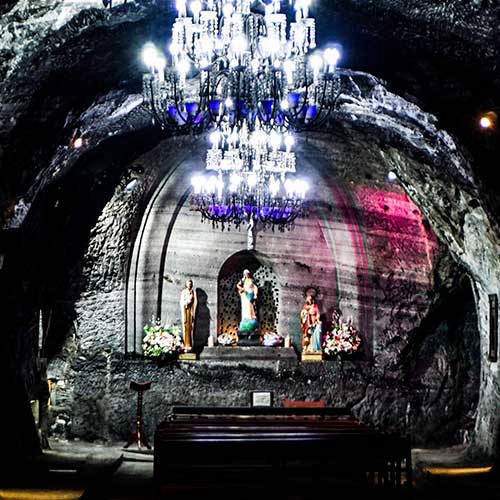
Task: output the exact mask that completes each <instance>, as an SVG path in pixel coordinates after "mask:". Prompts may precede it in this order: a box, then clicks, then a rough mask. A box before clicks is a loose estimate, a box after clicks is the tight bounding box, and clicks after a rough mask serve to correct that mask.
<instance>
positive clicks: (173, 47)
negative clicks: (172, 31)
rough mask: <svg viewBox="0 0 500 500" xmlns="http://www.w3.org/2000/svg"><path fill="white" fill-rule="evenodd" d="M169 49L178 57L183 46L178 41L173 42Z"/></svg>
mask: <svg viewBox="0 0 500 500" xmlns="http://www.w3.org/2000/svg"><path fill="white" fill-rule="evenodd" d="M168 50H169V51H170V53H171V54H172V55H173V56H174V57H176V56H178V55H179V54H180V51H181V48H180V47H179V46H178V45H177V44H176V43H174V42H172V43H171V44H170V47H169V48H168Z"/></svg>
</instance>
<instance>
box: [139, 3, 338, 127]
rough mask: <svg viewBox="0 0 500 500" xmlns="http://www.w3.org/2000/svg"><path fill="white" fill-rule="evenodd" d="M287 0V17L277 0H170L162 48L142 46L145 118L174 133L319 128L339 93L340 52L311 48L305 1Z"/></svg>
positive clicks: (311, 24)
mask: <svg viewBox="0 0 500 500" xmlns="http://www.w3.org/2000/svg"><path fill="white" fill-rule="evenodd" d="M289 3H290V5H291V6H292V8H293V10H292V11H295V19H289V18H288V17H287V14H286V13H283V12H281V9H282V4H283V2H281V0H191V1H189V2H188V1H186V0H176V2H175V6H176V9H177V18H176V19H175V21H174V23H173V26H172V42H171V44H170V47H169V54H168V55H167V54H164V53H163V52H162V51H161V50H159V49H158V48H156V47H155V46H154V45H153V44H152V43H147V44H146V45H145V46H144V49H143V52H142V58H143V61H144V64H145V66H146V68H147V69H148V73H147V74H146V75H144V79H143V97H144V105H145V106H146V109H147V110H148V112H149V113H150V114H151V115H152V119H153V122H154V123H155V124H156V125H158V126H160V127H161V128H162V129H165V130H173V131H176V132H178V131H187V130H191V131H196V132H201V131H203V130H206V129H207V128H208V129H209V128H212V127H216V128H217V127H219V126H220V124H221V123H223V122H225V121H228V120H229V121H230V123H231V125H232V126H233V125H236V126H238V125H239V124H241V123H242V122H243V121H246V122H247V124H248V127H249V128H250V129H251V130H253V129H254V128H256V122H257V121H258V122H259V126H260V127H262V128H264V129H266V131H267V132H269V131H270V130H271V129H279V130H283V129H286V130H295V131H300V130H304V129H311V128H320V127H321V126H323V124H324V123H325V122H326V121H327V120H328V119H329V117H330V115H331V111H332V109H333V108H334V107H335V104H336V101H337V98H338V96H339V93H340V76H339V75H338V74H337V71H336V69H337V65H338V62H339V60H340V58H341V51H340V49H339V48H338V46H330V47H327V48H326V49H325V50H324V51H323V52H320V51H317V50H316V22H315V19H314V18H313V17H311V16H310V8H311V6H312V3H311V0H289ZM254 7H255V9H254ZM228 102H231V103H233V104H232V105H226V106H220V103H228ZM191 105H192V106H194V108H193V109H196V112H194V113H191V112H188V109H187V108H188V107H189V106H191Z"/></svg>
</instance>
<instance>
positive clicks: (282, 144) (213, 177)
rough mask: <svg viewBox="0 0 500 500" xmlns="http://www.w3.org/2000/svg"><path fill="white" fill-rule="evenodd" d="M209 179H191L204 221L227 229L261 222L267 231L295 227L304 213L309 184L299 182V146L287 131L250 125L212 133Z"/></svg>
mask: <svg viewBox="0 0 500 500" xmlns="http://www.w3.org/2000/svg"><path fill="white" fill-rule="evenodd" d="M210 141H211V143H212V148H211V149H209V150H208V152H207V159H206V170H207V172H208V173H207V174H206V175H195V176H194V177H193V179H192V185H193V195H192V197H191V204H192V208H193V209H195V210H197V211H199V212H201V214H202V220H209V221H211V222H212V223H213V225H214V226H218V225H219V224H220V225H221V227H222V228H223V229H224V227H226V226H229V227H230V226H231V225H232V224H234V225H235V226H236V227H237V228H238V227H239V226H240V224H241V223H242V222H248V223H251V222H252V221H259V222H260V223H261V224H262V225H263V227H264V228H266V227H267V226H271V227H273V228H274V227H275V226H277V227H278V228H279V229H280V230H281V231H283V230H285V228H287V229H291V228H292V227H293V224H294V221H295V220H296V219H297V217H299V216H304V215H305V213H306V202H305V196H306V192H307V189H308V185H307V182H306V181H304V180H302V179H296V178H295V177H294V176H293V174H295V170H296V169H295V165H296V158H295V153H293V152H292V151H291V150H292V147H293V145H294V143H295V140H294V138H293V136H292V135H291V134H289V133H286V134H281V133H280V132H278V131H275V130H273V131H271V133H270V134H267V133H266V132H265V131H264V130H262V129H261V128H256V129H255V130H254V131H253V132H250V131H249V127H248V123H247V122H246V121H245V122H243V124H242V126H241V127H231V126H230V124H229V123H226V124H225V125H224V126H223V127H221V129H220V130H216V131H214V132H212V133H211V135H210Z"/></svg>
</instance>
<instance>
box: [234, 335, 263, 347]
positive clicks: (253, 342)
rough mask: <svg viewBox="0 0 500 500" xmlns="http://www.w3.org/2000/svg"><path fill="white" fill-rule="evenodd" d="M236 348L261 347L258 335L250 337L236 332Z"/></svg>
mask: <svg viewBox="0 0 500 500" xmlns="http://www.w3.org/2000/svg"><path fill="white" fill-rule="evenodd" d="M238 346H240V347H261V343H260V333H259V332H257V333H254V334H251V335H248V334H245V333H241V332H238Z"/></svg>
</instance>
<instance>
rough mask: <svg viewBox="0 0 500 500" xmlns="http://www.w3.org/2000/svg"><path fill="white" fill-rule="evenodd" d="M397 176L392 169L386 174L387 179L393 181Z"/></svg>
mask: <svg viewBox="0 0 500 500" xmlns="http://www.w3.org/2000/svg"><path fill="white" fill-rule="evenodd" d="M397 178H398V176H397V175H396V172H393V171H392V170H391V171H390V172H389V173H388V174H387V180H388V181H389V182H394V181H395V180H396V179H397Z"/></svg>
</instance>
